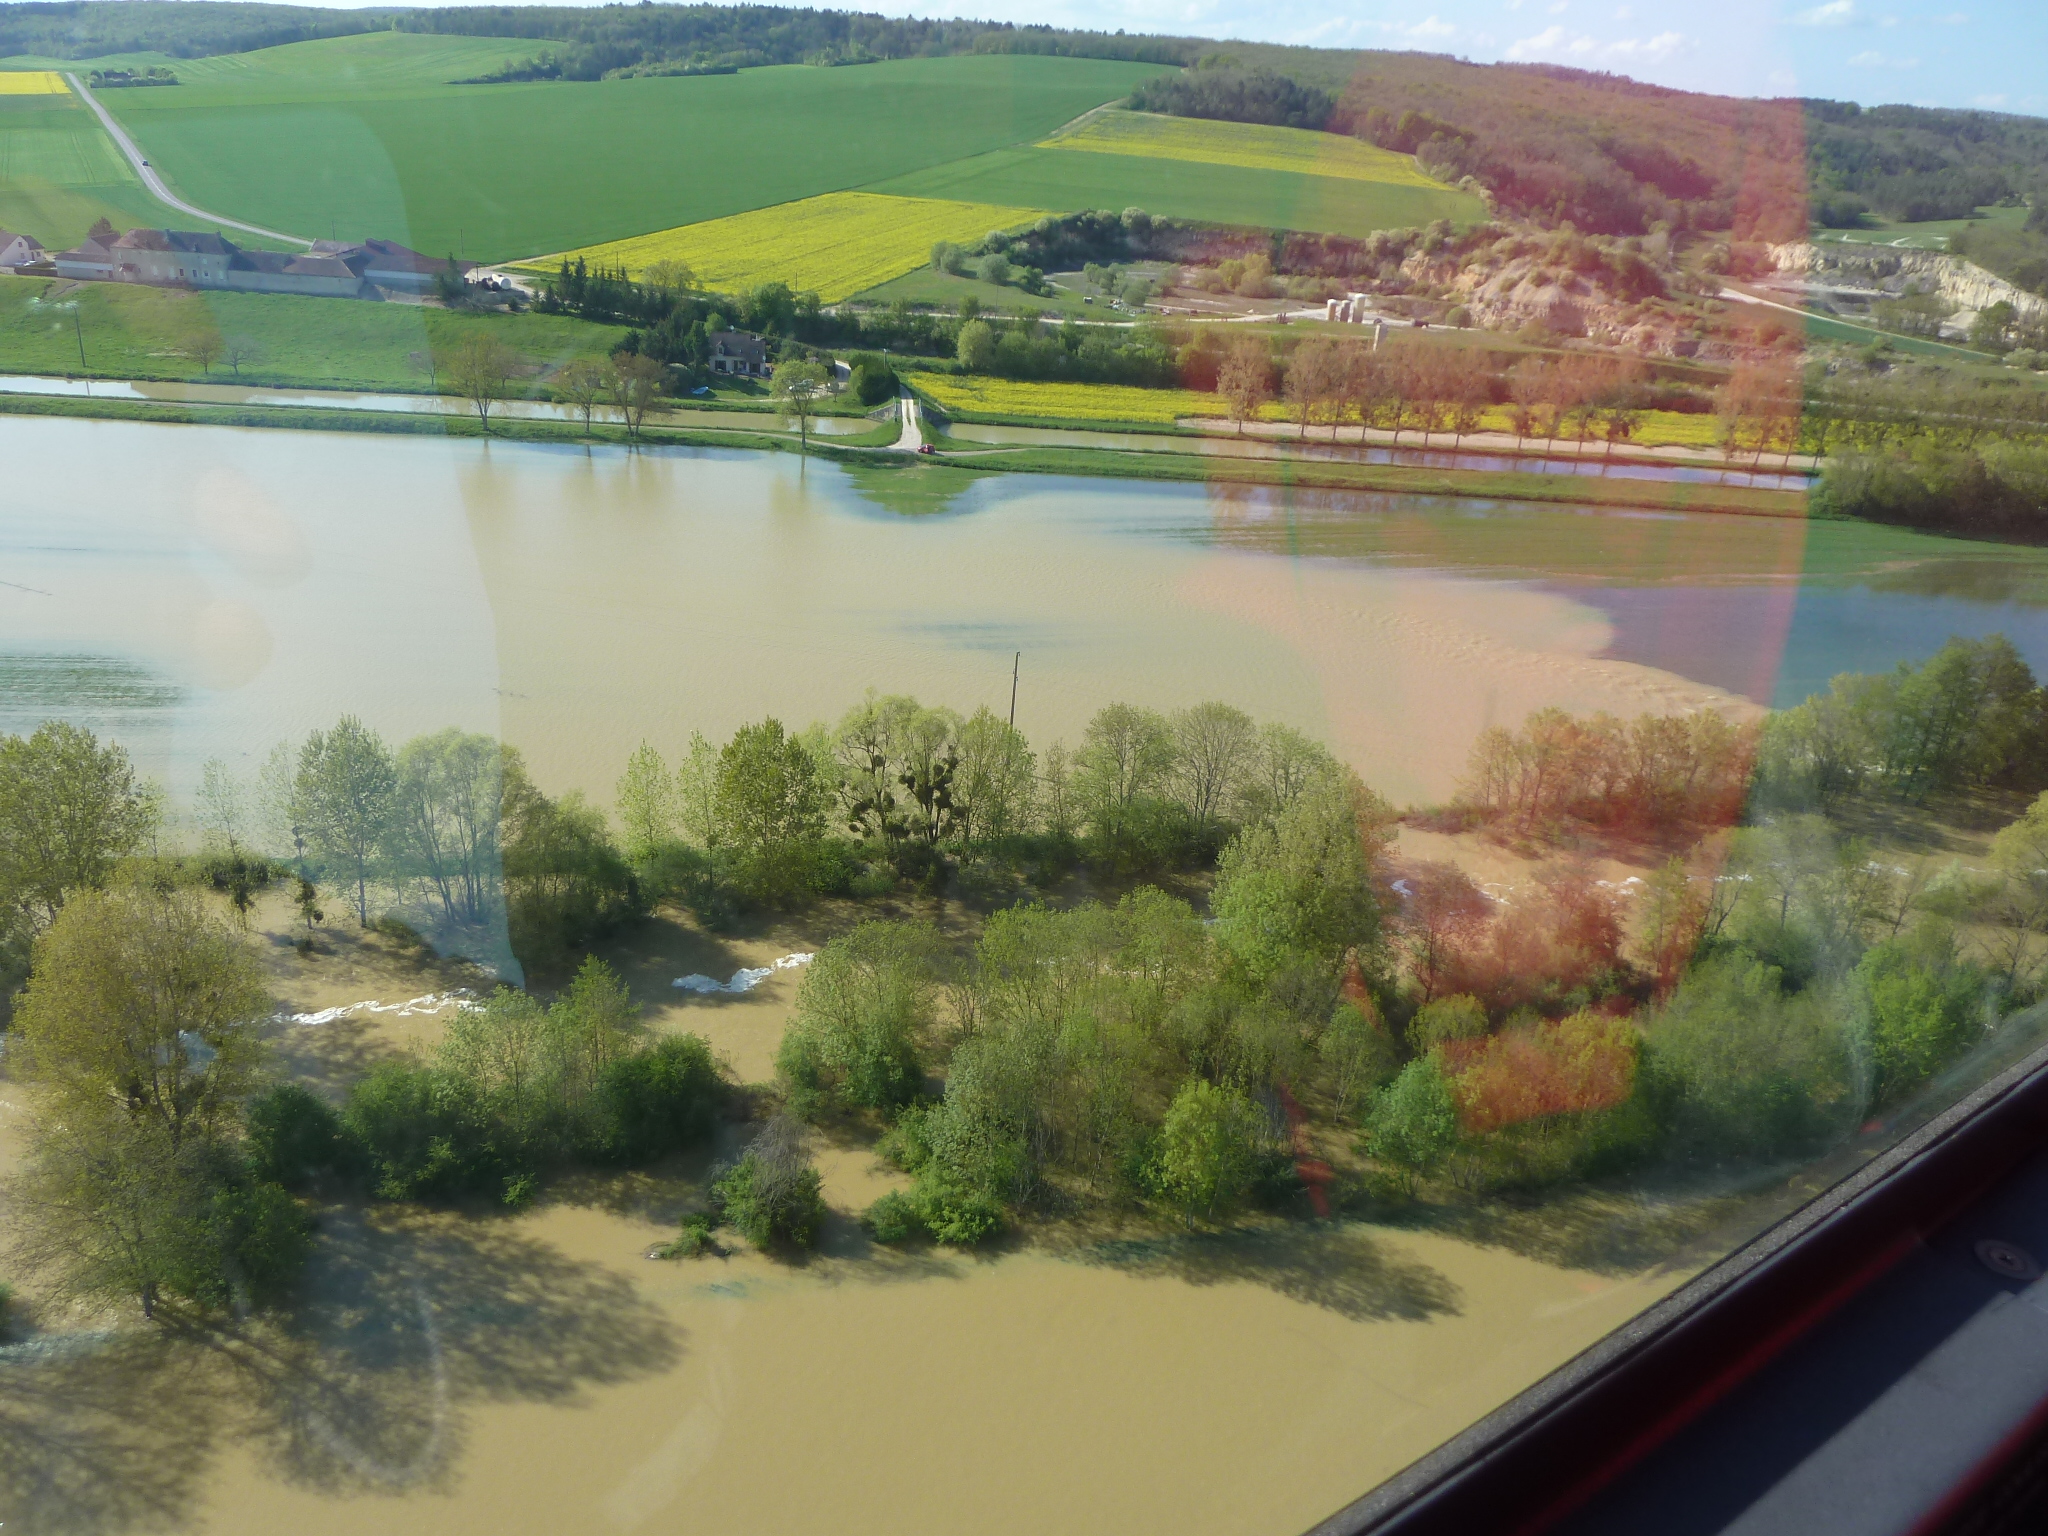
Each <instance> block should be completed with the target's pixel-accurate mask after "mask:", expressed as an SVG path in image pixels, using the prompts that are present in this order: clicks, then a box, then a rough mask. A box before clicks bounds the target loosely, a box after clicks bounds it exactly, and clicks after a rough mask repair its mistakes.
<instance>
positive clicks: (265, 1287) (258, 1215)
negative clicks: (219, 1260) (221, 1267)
mask: <svg viewBox="0 0 2048 1536" xmlns="http://www.w3.org/2000/svg"><path fill="white" fill-rule="evenodd" d="M212 1226H213V1229H214V1233H215V1238H214V1240H215V1242H216V1244H217V1245H218V1247H219V1250H220V1252H221V1253H223V1254H224V1255H227V1256H229V1257H230V1258H231V1259H232V1262H233V1271H231V1273H234V1274H238V1275H239V1277H240V1279H241V1282H242V1283H243V1284H244V1285H246V1286H247V1287H248V1292H249V1300H250V1302H251V1303H252V1304H253V1305H255V1306H258V1307H263V1306H269V1305H271V1304H273V1303H274V1302H276V1301H278V1300H279V1299H281V1298H282V1296H283V1295H284V1293H285V1292H286V1291H287V1290H288V1289H289V1288H290V1286H291V1283H292V1282H293V1281H294V1280H295V1279H297V1278H298V1274H299V1271H300V1270H301V1269H302V1268H303V1267H304V1266H305V1262H306V1255H307V1254H308V1253H309V1252H311V1251H312V1245H313V1222H312V1218H311V1217H309V1216H308V1215H307V1214H306V1212H305V1211H304V1210H302V1209H300V1206H299V1203H298V1201H296V1200H294V1199H293V1198H292V1197H291V1195H290V1194H289V1193H287V1192H286V1191H285V1190H284V1189H282V1188H280V1187H279V1186H278V1185H276V1184H272V1183H270V1182H268V1181H266V1180H263V1179H238V1180H236V1181H235V1182H233V1183H231V1184H229V1185H228V1186H227V1187H226V1188H224V1189H222V1190H221V1191H220V1192H219V1193H217V1194H216V1195H215V1196H214V1198H213V1220H212Z"/></svg>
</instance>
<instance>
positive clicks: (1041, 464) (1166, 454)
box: [926, 432, 1806, 517]
mask: <svg viewBox="0 0 2048 1536" xmlns="http://www.w3.org/2000/svg"><path fill="white" fill-rule="evenodd" d="M926 436H927V438H928V439H930V440H931V441H933V443H934V446H936V447H938V448H939V455H938V457H939V459H940V461H941V462H943V463H953V464H959V465H962V466H965V467H972V468H977V469H986V470H1003V471H1007V472H1014V473H1030V474H1046V475H1090V476H1110V477H1118V478H1125V479H1140V480H1199V481H1204V482H1207V483H1209V484H1218V485H1222V484H1231V485H1280V486H1290V487H1295V488H1299V489H1303V490H1342V491H1395V492H1401V493H1405V494H1409V495H1418V496H1464V497H1484V498H1489V499H1497V500H1503V501H1530V502H1552V503H1568V504H1570V505H1572V506H1581V507H1639V508H1651V509H1655V510H1658V511H1666V512H1732V513H1740V514H1743V515H1746V516H1757V517H1804V516H1806V495H1805V493H1804V492H1800V491H1767V490H1754V489H1751V488H1749V487H1746V486H1716V485H1685V484H1678V483H1675V482H1668V481H1660V480H1620V479H1617V480H1604V479H1600V478H1598V477H1595V476H1582V475H1535V474H1526V473H1523V472H1521V471H1519V470H1479V469H1461V470H1442V469H1432V468H1425V467H1422V466H1414V465H1405V464H1343V463H1327V462H1322V461H1306V462H1305V461H1302V460H1298V459H1248V458H1247V459H1240V458H1225V457H1221V456H1218V455H1214V454H1201V453H1175V452H1171V451H1158V452H1151V451H1145V452H1134V451H1131V450H1126V449H1115V448H1016V449H995V450H990V449H989V448H988V447H987V445H986V444H982V443H971V444H970V443H963V442H960V441H958V440H956V439H948V438H946V437H944V436H943V435H940V436H937V437H934V436H933V435H932V434H931V433H929V432H928V433H927V434H926ZM955 453H957V454H959V455H960V457H957V458H954V457H950V455H952V454H955Z"/></svg>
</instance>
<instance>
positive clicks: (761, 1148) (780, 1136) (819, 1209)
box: [711, 1115, 825, 1248]
mask: <svg viewBox="0 0 2048 1536" xmlns="http://www.w3.org/2000/svg"><path fill="white" fill-rule="evenodd" d="M821 1182H822V1181H821V1180H820V1179H819V1177H818V1170H817V1169H816V1168H813V1167H812V1166H811V1164H810V1161H809V1159H807V1158H806V1157H805V1156H804V1151H803V1127H802V1125H800V1124H799V1123H798V1122H797V1121H795V1120H792V1119H790V1118H789V1117H788V1116H786V1115H777V1116H776V1117H775V1118H774V1119H773V1120H770V1121H769V1122H768V1124H767V1125H765V1126H763V1127H762V1129H761V1134H760V1135H758V1136H756V1137H755V1138H754V1144H753V1145H752V1146H750V1147H748V1148H747V1151H746V1155H745V1156H743V1157H742V1158H741V1159H740V1160H739V1161H738V1162H737V1163H735V1164H733V1166H732V1167H731V1168H729V1169H727V1170H726V1172H725V1174H724V1175H723V1176H722V1177H720V1178H719V1180H718V1181H717V1182H716V1183H715V1184H713V1185H712V1186H711V1197H712V1200H713V1202H714V1203H715V1205H716V1207H717V1210H718V1214H719V1216H720V1218H721V1219H722V1220H723V1221H725V1223H726V1224H727V1225H729V1226H731V1227H733V1228H734V1229H735V1230H737V1231H738V1232H739V1233H740V1235H741V1236H743V1237H745V1238H746V1239H747V1241H748V1242H750V1243H752V1244H753V1245H754V1246H755V1247H757V1248H776V1247H790V1248H811V1247H815V1246H816V1245H817V1241H818V1228H819V1227H820V1226H821V1225H822V1224H823V1222H824V1220H825V1196H824V1194H823V1191H822V1188H821Z"/></svg>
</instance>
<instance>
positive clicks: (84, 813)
mask: <svg viewBox="0 0 2048 1536" xmlns="http://www.w3.org/2000/svg"><path fill="white" fill-rule="evenodd" d="M158 809H159V808H158V800H157V797H156V796H155V795H154V794H152V793H151V792H150V790H149V788H148V787H147V786H146V785H143V784H141V783H139V782H138V781H137V780H136V777H135V769H134V767H133V765H132V764H131V763H130V762H129V760H128V754H127V753H126V752H125V751H123V750H122V749H121V748H120V747H119V746H116V745H112V744H109V745H107V746H104V747H103V746H101V745H100V743H99V740H98V738H96V737H95V736H94V735H93V734H92V732H90V731H88V730H84V729H81V728H80V727H78V726H75V725H71V724H68V723H66V722H64V721H61V720H52V721H48V722H46V723H45V724H43V725H40V726H38V727H37V728H36V730H35V733H34V734H33V735H31V736H26V737H23V736H5V737H0V896H5V897H9V898H12V899H14V900H18V901H20V902H21V903H22V904H23V905H24V906H26V907H27V908H28V909H29V910H30V911H31V912H32V913H34V914H35V916H36V917H37V919H39V920H40V921H42V922H48V921H50V920H51V919H52V918H54V917H55V916H56V915H57V913H58V911H59V909H60V908H62V907H63V905H64V902H65V900H66V898H67V897H68V896H69V895H70V893H72V892H74V891H82V890H91V889H94V888H96V887H98V886H101V885H104V884H105V883H106V880H107V876H108V875H109V873H110V872H111V871H112V870H113V867H114V865H115V863H116V861H118V860H120V859H121V858H123V857H125V856H126V855H128V854H130V853H133V852H135V850H136V849H138V848H140V847H141V846H142V845H143V843H144V842H145V841H146V840H147V839H148V838H149V836H150V834H151V832H152V831H153V830H154V829H155V826H156V823H157V818H158Z"/></svg>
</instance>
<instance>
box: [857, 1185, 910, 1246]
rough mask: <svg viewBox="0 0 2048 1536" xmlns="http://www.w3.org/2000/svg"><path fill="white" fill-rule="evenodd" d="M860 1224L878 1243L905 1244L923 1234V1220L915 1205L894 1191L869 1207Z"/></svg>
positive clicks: (897, 1191)
mask: <svg viewBox="0 0 2048 1536" xmlns="http://www.w3.org/2000/svg"><path fill="white" fill-rule="evenodd" d="M860 1224H861V1225H862V1226H864V1227H866V1228H867V1229H868V1232H869V1233H870V1234H871V1235H872V1236H873V1237H874V1240H875V1241H876V1242H878V1243H907V1242H910V1241H911V1240H912V1239H914V1238H917V1237H921V1236H923V1235H924V1233H925V1224H924V1218H923V1217H922V1216H921V1215H919V1214H918V1208H917V1203H916V1202H915V1201H914V1200H912V1199H911V1198H910V1196H908V1195H906V1194H904V1193H903V1192H902V1191H901V1190H895V1189H892V1190H890V1191H889V1193H888V1194H886V1195H884V1196H882V1198H881V1199H879V1200H877V1201H876V1202H875V1203H874V1204H873V1205H871V1206H869V1207H868V1208H867V1212H866V1214H865V1215H863V1216H862V1217H861V1219H860Z"/></svg>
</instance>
